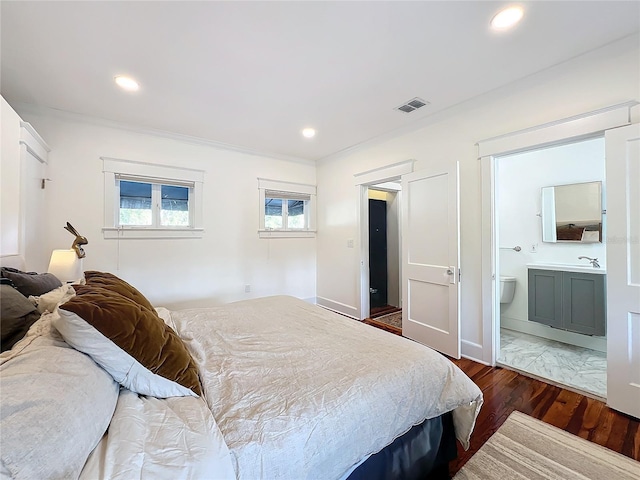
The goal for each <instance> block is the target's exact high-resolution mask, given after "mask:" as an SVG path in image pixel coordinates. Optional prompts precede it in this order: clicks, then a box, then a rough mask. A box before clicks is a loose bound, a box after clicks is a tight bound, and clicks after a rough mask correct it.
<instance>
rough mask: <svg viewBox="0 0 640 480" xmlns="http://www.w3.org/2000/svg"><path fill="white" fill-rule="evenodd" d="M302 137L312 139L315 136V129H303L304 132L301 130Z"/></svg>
mask: <svg viewBox="0 0 640 480" xmlns="http://www.w3.org/2000/svg"><path fill="white" fill-rule="evenodd" d="M302 136H303V137H305V138H313V137H315V136H316V129H315V128H305V129H304V130H302Z"/></svg>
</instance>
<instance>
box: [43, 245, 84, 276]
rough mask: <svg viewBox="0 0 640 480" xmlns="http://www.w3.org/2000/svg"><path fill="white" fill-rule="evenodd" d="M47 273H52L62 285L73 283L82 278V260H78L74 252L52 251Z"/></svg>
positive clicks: (71, 250)
mask: <svg viewBox="0 0 640 480" xmlns="http://www.w3.org/2000/svg"><path fill="white" fill-rule="evenodd" d="M47 271H48V272H49V273H53V274H54V275H55V276H56V277H57V278H58V280H60V281H61V282H62V283H66V282H74V281H76V280H80V278H82V259H81V258H78V255H76V251H75V250H73V249H69V250H54V251H53V252H52V253H51V261H50V262H49V269H48V270H47Z"/></svg>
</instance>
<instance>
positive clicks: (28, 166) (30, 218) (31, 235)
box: [20, 144, 73, 272]
mask: <svg viewBox="0 0 640 480" xmlns="http://www.w3.org/2000/svg"><path fill="white" fill-rule="evenodd" d="M21 163H22V165H21V166H22V172H21V181H20V183H21V185H20V186H21V200H22V202H21V203H22V205H21V207H20V210H21V217H22V238H23V242H24V244H23V245H22V249H21V250H22V254H23V255H24V257H25V262H26V265H25V266H26V268H27V270H30V271H32V270H33V271H36V272H46V271H47V267H48V266H49V256H50V255H51V252H50V251H47V250H45V249H44V248H42V246H43V243H45V242H43V239H46V238H47V237H46V229H47V224H46V223H47V218H46V213H45V212H46V204H45V196H44V195H45V190H44V189H43V187H42V182H43V179H45V178H46V177H47V165H46V164H45V163H44V162H43V161H42V160H40V159H39V158H37V157H36V156H34V155H32V154H31V152H30V151H29V149H28V148H27V147H26V145H24V144H23V145H21ZM69 209H70V210H71V211H72V210H73V206H71V205H70V206H69ZM62 227H64V225H60V228H62ZM72 240H73V239H72V238H71V237H69V242H71V241H72ZM69 245H71V243H69ZM65 248H66V246H65Z"/></svg>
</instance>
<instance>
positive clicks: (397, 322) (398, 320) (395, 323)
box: [372, 310, 402, 328]
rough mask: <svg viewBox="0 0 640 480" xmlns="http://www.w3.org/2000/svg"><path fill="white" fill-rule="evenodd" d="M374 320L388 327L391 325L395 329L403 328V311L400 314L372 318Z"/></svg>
mask: <svg viewBox="0 0 640 480" xmlns="http://www.w3.org/2000/svg"><path fill="white" fill-rule="evenodd" d="M372 320H375V321H376V322H380V323H384V324H386V325H391V326H392V327H395V328H402V310H401V311H399V312H393V313H388V314H386V315H382V316H381V317H376V318H372Z"/></svg>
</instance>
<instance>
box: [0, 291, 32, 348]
mask: <svg viewBox="0 0 640 480" xmlns="http://www.w3.org/2000/svg"><path fill="white" fill-rule="evenodd" d="M38 318H40V313H39V312H38V310H37V309H36V306H35V305H34V304H33V303H32V302H31V301H30V300H28V299H27V297H25V296H24V295H22V294H21V293H20V292H19V291H18V290H16V289H15V288H13V287H11V286H9V285H0V335H1V336H0V351H2V352H4V351H5V350H9V349H10V348H11V347H13V345H14V344H15V343H16V342H17V341H18V340H20V339H21V338H22V337H24V336H25V335H26V333H27V331H28V330H29V327H31V325H33V323H34V322H35V321H36V320H38Z"/></svg>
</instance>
